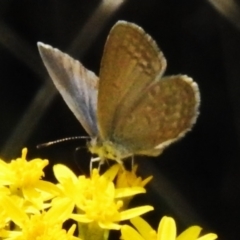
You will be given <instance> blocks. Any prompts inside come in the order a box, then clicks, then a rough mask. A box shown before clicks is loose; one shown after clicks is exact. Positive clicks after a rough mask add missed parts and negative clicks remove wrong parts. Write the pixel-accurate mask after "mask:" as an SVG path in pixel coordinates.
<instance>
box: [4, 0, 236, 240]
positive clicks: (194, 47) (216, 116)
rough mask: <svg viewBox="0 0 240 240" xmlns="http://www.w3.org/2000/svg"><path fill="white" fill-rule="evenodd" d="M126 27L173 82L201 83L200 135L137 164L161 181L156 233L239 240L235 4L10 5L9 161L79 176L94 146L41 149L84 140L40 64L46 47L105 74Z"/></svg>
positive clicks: (144, 0)
mask: <svg viewBox="0 0 240 240" xmlns="http://www.w3.org/2000/svg"><path fill="white" fill-rule="evenodd" d="M118 20H126V21H130V22H134V23H136V24H138V25H140V26H141V27H142V28H143V29H144V30H145V31H146V32H147V33H149V34H150V35H151V36H152V37H153V38H154V39H155V40H156V42H157V43H158V45H159V46H160V48H161V50H162V51H163V52H164V54H165V57H166V59H167V61H168V67H167V71H166V74H167V75H172V74H179V73H182V74H187V75H189V76H191V77H193V79H194V80H195V81H196V82H197V83H198V84H199V88H200V92H201V98H202V100H201V108H200V112H201V114H200V116H199V118H198V121H197V123H196V125H195V126H194V128H193V130H192V131H191V132H190V133H188V134H187V136H186V137H185V138H184V139H182V140H181V141H179V142H177V143H175V144H173V145H172V146H170V147H169V148H168V149H166V150H165V151H164V153H163V154H162V155H161V156H159V157H158V158H147V157H136V158H135V159H136V162H137V163H138V164H139V165H140V166H139V172H140V174H141V175H143V176H148V175H151V174H152V175H153V176H154V179H153V180H152V182H151V184H149V186H148V193H147V194H145V196H139V197H137V198H136V199H135V200H134V202H133V204H135V205H140V204H151V205H153V206H154V207H155V211H154V212H152V213H149V214H147V215H146V217H145V218H146V219H148V220H149V221H150V223H151V224H152V226H153V227H155V228H156V227H157V225H158V222H159V219H160V217H161V216H163V215H168V216H172V217H174V218H175V219H176V221H177V225H178V229H179V231H182V230H183V229H185V228H186V227H187V226H190V225H194V224H198V225H200V226H202V227H203V228H204V230H206V231H208V232H209V231H212V232H216V233H217V234H218V235H219V239H224V240H225V239H228V240H234V239H239V225H240V156H239V153H240V151H239V149H240V141H239V140H240V3H239V2H238V1H234V0H209V1H207V0H195V1H192V0H181V1H175V0H141V1H139V0H138V1H136V0H126V1H124V0H121V1H120V0H105V1H100V0H88V1H86V0H69V1H63V0H58V1H56V0H55V1H54V0H38V1H36V0H34V1H33V0H18V1H14V0H1V1H0V99H1V101H0V112H1V113H2V114H1V118H0V156H1V157H2V158H4V159H7V160H10V159H12V158H16V157H17V156H20V153H21V149H22V148H23V147H24V146H26V147H28V149H29V154H28V156H29V159H30V158H33V157H41V158H47V159H49V160H50V163H51V166H49V168H48V171H47V177H51V167H52V165H53V164H55V163H59V162H62V163H65V164H67V165H68V166H69V167H71V168H72V169H75V170H76V172H81V171H82V170H81V168H82V169H83V168H84V167H83V166H84V164H85V165H86V166H87V167H88V164H89V159H90V155H89V154H88V153H87V150H86V149H84V148H83V149H80V151H78V152H77V153H76V152H75V148H76V147H79V146H82V147H84V146H85V141H79V142H68V143H62V144H58V145H55V146H52V147H49V148H44V149H40V150H39V149H36V145H37V144H40V143H42V142H48V141H51V140H55V139H59V138H63V137H69V136H76V135H77V136H85V135H86V132H85V131H84V130H83V128H82V127H81V125H80V124H79V122H78V121H77V120H76V119H75V117H74V115H73V114H72V112H71V111H70V110H69V109H68V107H67V106H66V104H65V103H64V101H63V100H62V98H61V97H60V96H59V94H58V93H57V92H56V90H55V88H54V86H53V84H52V82H51V80H50V79H49V77H48V74H47V71H46V69H45V68H44V66H43V63H42V61H41V59H40V56H39V53H38V50H37V47H36V43H37V41H42V42H44V43H48V44H50V45H52V46H54V47H57V48H59V49H61V50H62V51H64V52H67V53H68V54H70V55H71V56H73V57H75V58H77V59H79V60H80V61H81V62H82V63H83V64H84V66H86V67H87V68H88V69H90V70H92V71H94V72H95V73H96V74H98V72H99V66H100V61H101V56H102V51H103V47H104V43H105V40H106V38H107V35H108V32H109V30H110V28H111V27H112V26H113V25H114V24H115V23H116V21H118Z"/></svg>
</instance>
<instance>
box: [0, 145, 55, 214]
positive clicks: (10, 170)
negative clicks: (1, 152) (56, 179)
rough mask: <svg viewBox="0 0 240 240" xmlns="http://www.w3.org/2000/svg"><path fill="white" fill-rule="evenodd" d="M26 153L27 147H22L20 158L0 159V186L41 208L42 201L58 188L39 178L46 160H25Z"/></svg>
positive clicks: (52, 195)
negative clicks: (8, 160)
mask: <svg viewBox="0 0 240 240" xmlns="http://www.w3.org/2000/svg"><path fill="white" fill-rule="evenodd" d="M26 155H27V149H26V148H24V149H23V150H22V156H21V158H17V159H16V160H12V161H11V162H10V163H6V162H5V161H3V160H1V159H0V187H1V188H2V187H3V186H6V187H8V188H9V190H10V194H12V195H18V196H21V197H22V196H23V197H24V198H25V199H26V200H27V201H29V202H31V203H32V204H33V205H34V206H35V207H36V208H38V209H41V208H43V201H46V200H49V199H51V198H52V197H54V196H55V195H56V194H58V192H59V190H58V188H57V187H56V186H55V185H54V184H52V183H50V182H46V181H43V180H41V178H42V177H43V176H44V172H43V168H44V167H45V166H46V165H48V160H46V159H45V160H42V159H39V158H36V159H33V160H31V161H27V160H26Z"/></svg>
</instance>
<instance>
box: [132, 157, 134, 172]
mask: <svg viewBox="0 0 240 240" xmlns="http://www.w3.org/2000/svg"><path fill="white" fill-rule="evenodd" d="M133 166H134V155H132V157H131V169H133Z"/></svg>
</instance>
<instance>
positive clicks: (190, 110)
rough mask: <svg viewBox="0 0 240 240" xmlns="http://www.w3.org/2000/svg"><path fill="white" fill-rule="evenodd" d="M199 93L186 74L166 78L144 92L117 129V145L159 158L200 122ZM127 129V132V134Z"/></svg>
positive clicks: (115, 135)
mask: <svg viewBox="0 0 240 240" xmlns="http://www.w3.org/2000/svg"><path fill="white" fill-rule="evenodd" d="M198 105H199V91H198V87H197V85H196V84H195V83H194V82H193V81H192V80H191V78H189V77H187V76H185V75H177V76H171V77H165V78H163V79H161V81H159V82H157V83H153V84H152V86H150V87H149V88H148V89H146V90H145V91H143V93H142V95H141V96H139V99H138V101H137V102H136V104H135V105H134V106H132V109H131V110H130V111H129V113H128V115H126V116H125V118H124V119H120V121H118V124H117V125H116V126H115V128H114V140H113V141H114V142H116V143H118V144H120V145H124V146H126V147H127V148H129V150H130V151H131V152H132V153H134V154H138V153H144V154H147V155H156V153H155V152H154V151H153V150H154V148H158V149H160V150H161V148H164V147H165V146H167V145H169V144H170V143H172V142H174V141H176V140H177V139H179V138H180V137H182V136H183V135H184V134H185V133H186V132H187V131H188V130H189V129H191V127H192V125H193V124H194V123H195V121H196V117H197V115H198ZM126 129H127V131H126Z"/></svg>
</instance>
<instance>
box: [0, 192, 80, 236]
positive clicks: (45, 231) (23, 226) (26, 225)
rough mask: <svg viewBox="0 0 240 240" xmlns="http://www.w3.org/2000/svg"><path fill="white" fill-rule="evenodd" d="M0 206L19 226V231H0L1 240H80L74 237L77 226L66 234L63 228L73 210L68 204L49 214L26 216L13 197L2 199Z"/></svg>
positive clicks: (73, 226)
mask: <svg viewBox="0 0 240 240" xmlns="http://www.w3.org/2000/svg"><path fill="white" fill-rule="evenodd" d="M0 204H1V205H3V206H4V208H5V210H6V212H7V214H8V216H9V217H10V218H11V220H12V221H13V222H14V223H15V224H16V225H17V228H16V229H17V230H15V231H10V230H8V231H7V230H5V231H2V232H1V231H0V237H1V239H2V238H4V239H11V240H32V239H38V240H52V239H61V240H77V239H78V240H79V238H76V237H74V236H73V233H74V230H75V228H76V226H75V225H72V227H71V228H70V229H69V230H68V232H66V230H64V229H63V228H62V224H63V222H64V221H65V220H66V219H68V218H69V216H70V214H71V209H69V208H68V205H67V204H65V205H64V204H62V205H61V206H54V207H52V208H50V210H48V211H47V212H39V213H38V214H35V215H32V214H26V213H25V212H24V211H23V210H22V209H21V208H20V207H19V206H18V205H16V203H15V202H14V201H13V200H12V199H11V197H7V196H4V197H1V198H0Z"/></svg>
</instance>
